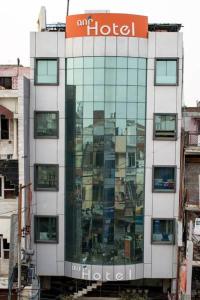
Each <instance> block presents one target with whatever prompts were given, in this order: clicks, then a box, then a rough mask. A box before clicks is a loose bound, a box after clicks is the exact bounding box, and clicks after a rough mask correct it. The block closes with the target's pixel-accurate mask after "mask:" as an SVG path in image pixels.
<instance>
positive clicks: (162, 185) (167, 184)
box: [153, 166, 176, 193]
mask: <svg viewBox="0 0 200 300" xmlns="http://www.w3.org/2000/svg"><path fill="white" fill-rule="evenodd" d="M153 192H154V193H155V192H161V193H163V192H164V193H165V192H173V193H175V192H176V167H175V166H153Z"/></svg>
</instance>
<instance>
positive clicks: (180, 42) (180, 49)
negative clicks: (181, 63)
mask: <svg viewBox="0 0 200 300" xmlns="http://www.w3.org/2000/svg"><path fill="white" fill-rule="evenodd" d="M178 57H181V58H182V57H183V32H179V33H178Z"/></svg>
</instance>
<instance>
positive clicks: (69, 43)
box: [65, 39, 73, 57]
mask: <svg viewBox="0 0 200 300" xmlns="http://www.w3.org/2000/svg"><path fill="white" fill-rule="evenodd" d="M72 41H73V39H65V42H66V45H65V46H66V52H65V55H66V57H72V56H73V42H72Z"/></svg>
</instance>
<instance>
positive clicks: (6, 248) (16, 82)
mask: <svg viewBox="0 0 200 300" xmlns="http://www.w3.org/2000/svg"><path fill="white" fill-rule="evenodd" d="M29 72H30V69H29V68H25V67H22V66H21V65H0V289H7V287H8V267H9V253H10V227H11V216H12V215H13V214H16V213H17V200H18V188H19V183H21V184H24V183H25V182H26V181H27V180H28V177H26V179H25V167H26V168H28V165H29V163H28V161H27V159H28V151H29V149H28V134H27V133H28V117H27V110H28V106H29V80H28V77H29ZM26 176H28V173H27V174H26ZM14 227H16V224H15V226H14Z"/></svg>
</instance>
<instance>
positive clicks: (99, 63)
mask: <svg viewBox="0 0 200 300" xmlns="http://www.w3.org/2000/svg"><path fill="white" fill-rule="evenodd" d="M104 61H105V59H104V57H94V68H104Z"/></svg>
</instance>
